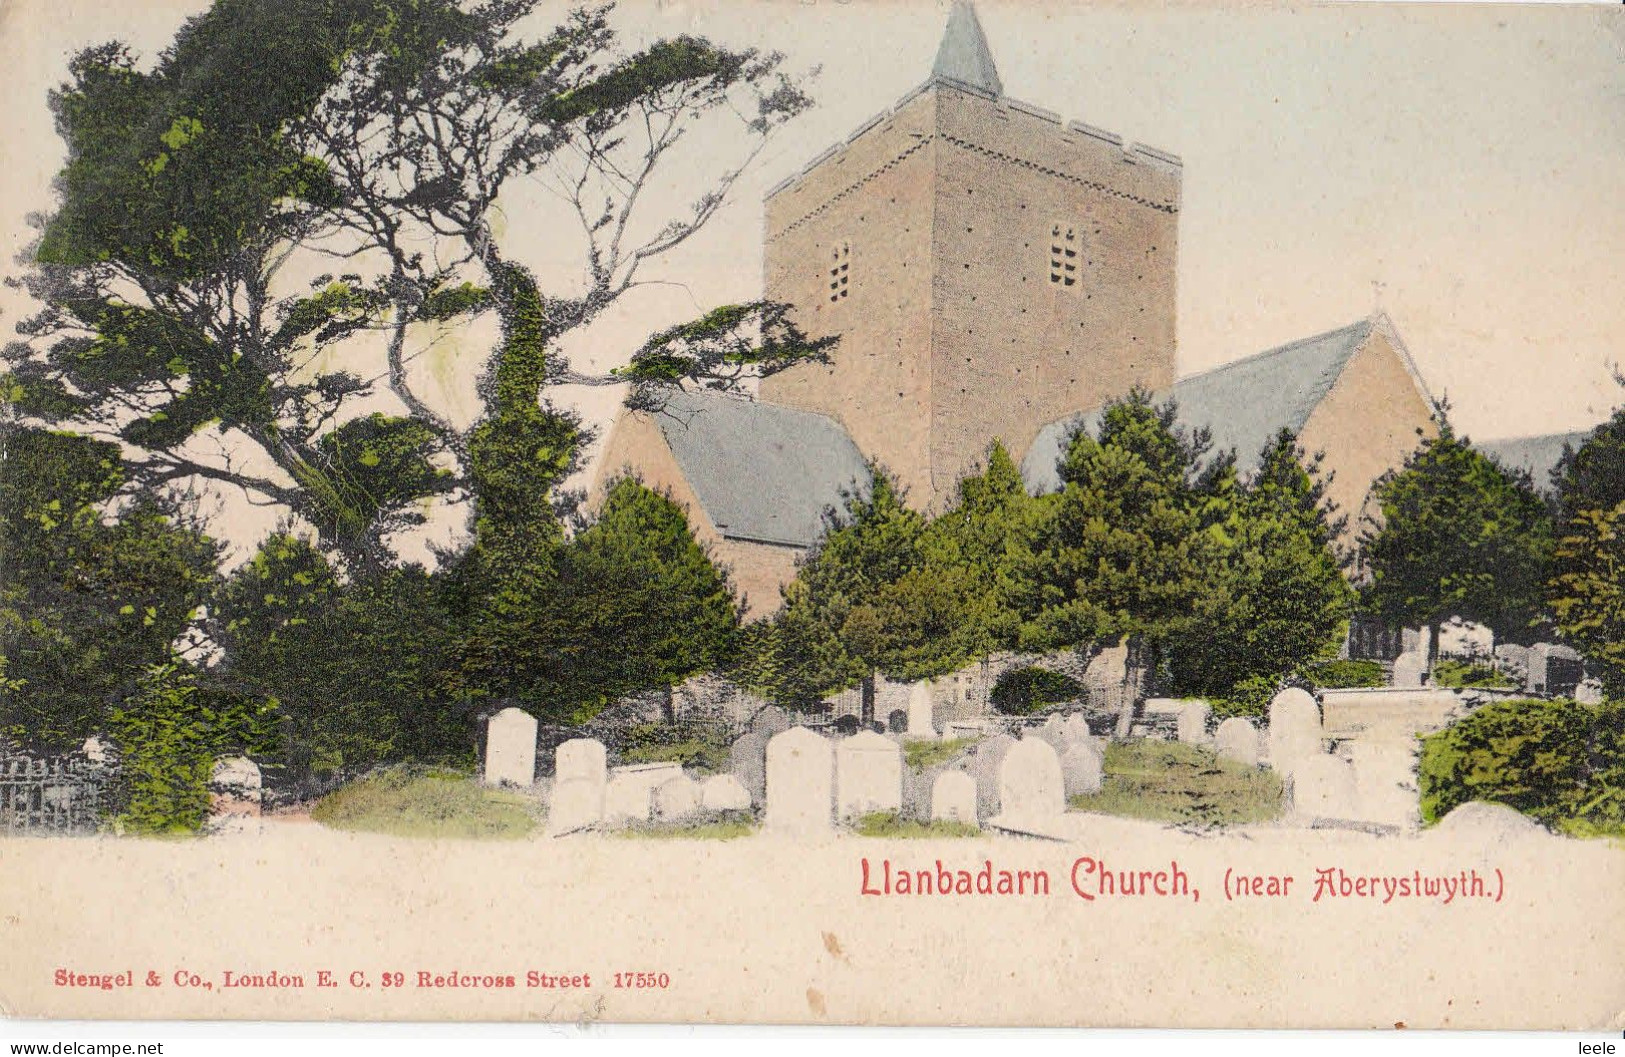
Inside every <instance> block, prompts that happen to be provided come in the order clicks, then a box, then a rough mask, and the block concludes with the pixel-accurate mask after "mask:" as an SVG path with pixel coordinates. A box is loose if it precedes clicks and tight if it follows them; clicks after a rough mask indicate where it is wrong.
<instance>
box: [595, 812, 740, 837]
mask: <svg viewBox="0 0 1625 1057" xmlns="http://www.w3.org/2000/svg"><path fill="white" fill-rule="evenodd" d="M756 829H757V825H756V818H755V816H754V815H752V814H751V813H750V812H749V811H719V812H717V813H716V814H715V815H712V816H710V817H708V818H699V819H695V820H693V821H691V822H678V823H675V824H663V823H658V822H634V823H632V824H631V825H629V826H626V827H625V828H623V829H618V830H616V831H615V835H616V836H617V837H624V838H626V839H628V840H737V839H738V838H740V837H748V836H750V835H751V834H752V833H755V832H756Z"/></svg>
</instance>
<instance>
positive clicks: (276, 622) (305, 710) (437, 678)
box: [211, 532, 473, 783]
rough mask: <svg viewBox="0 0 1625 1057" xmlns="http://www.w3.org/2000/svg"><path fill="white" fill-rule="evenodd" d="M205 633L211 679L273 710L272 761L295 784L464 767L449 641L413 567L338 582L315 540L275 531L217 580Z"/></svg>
mask: <svg viewBox="0 0 1625 1057" xmlns="http://www.w3.org/2000/svg"><path fill="white" fill-rule="evenodd" d="M212 627H213V632H214V637H215V638H216V639H217V640H218V641H219V642H220V643H221V644H222V645H223V646H224V647H225V657H224V660H223V661H222V662H221V664H220V665H219V667H218V670H217V671H215V672H213V673H211V674H212V676H213V678H214V680H215V681H217V682H219V683H220V684H222V685H224V686H227V687H229V688H231V689H233V690H235V691H237V692H238V693H240V694H242V695H245V696H249V697H268V698H274V699H275V700H276V701H277V702H278V706H279V714H280V717H281V721H282V724H283V729H282V736H281V739H280V745H279V749H278V753H277V757H276V762H277V763H278V764H279V765H280V766H282V767H284V768H286V771H287V774H288V776H289V777H290V778H291V779H292V780H293V781H295V782H296V783H298V782H302V781H304V780H306V779H315V780H317V781H318V782H327V781H330V780H332V779H333V778H339V777H345V776H352V775H355V774H359V773H361V772H364V771H366V770H368V769H370V768H372V767H375V766H377V765H379V764H384V763H394V762H398V761H402V760H433V761H442V762H450V763H468V762H471V760H472V756H473V753H472V746H473V726H472V723H471V722H470V717H469V715H468V710H467V709H466V708H464V707H462V706H463V702H464V701H465V700H466V698H467V696H468V695H467V694H466V692H464V688H463V687H461V686H460V685H459V684H458V677H459V672H458V670H457V666H456V661H457V653H456V647H457V645H458V639H457V636H456V634H455V628H454V626H453V625H452V623H451V620H450V615H449V614H448V612H447V611H446V609H445V606H444V604H443V602H442V599H441V588H440V586H439V584H437V583H436V582H435V580H434V579H433V578H431V577H430V576H429V575H428V574H427V573H425V572H424V571H423V570H422V569H421V568H419V567H417V566H406V567H403V568H398V569H386V570H379V571H376V572H368V573H366V574H364V575H360V576H356V577H352V578H350V579H344V578H342V577H341V576H340V575H339V574H338V572H337V571H336V570H335V569H334V568H333V566H332V564H331V563H330V562H329V560H328V558H327V557H326V556H325V555H324V554H323V553H322V552H321V550H320V548H319V547H318V546H317V545H316V544H314V543H312V542H311V541H309V540H307V539H304V538H301V537H297V536H293V535H290V534H288V533H286V532H278V533H275V534H273V535H272V536H271V537H269V538H268V539H267V540H265V542H264V543H262V544H261V545H260V548H259V549H258V551H257V552H256V553H255V555H254V556H253V558H251V559H250V560H249V561H248V562H246V563H244V564H243V565H242V566H241V567H239V568H238V569H237V570H236V571H235V572H233V573H232V575H231V576H230V577H229V578H228V579H227V581H226V583H225V584H224V585H223V587H222V588H221V590H220V592H219V594H218V597H217V600H216V603H215V613H214V619H213V622H212Z"/></svg>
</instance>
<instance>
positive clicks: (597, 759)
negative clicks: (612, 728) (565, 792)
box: [553, 738, 609, 782]
mask: <svg viewBox="0 0 1625 1057" xmlns="http://www.w3.org/2000/svg"><path fill="white" fill-rule="evenodd" d="M608 759H609V754H608V752H606V751H605V749H604V743H603V742H601V741H599V740H597V739H596V738H571V739H570V740H569V741H566V742H563V743H561V744H560V745H559V747H558V749H556V750H555V751H554V753H553V775H554V778H555V779H557V780H558V781H561V782H567V781H570V780H571V779H575V778H584V779H586V780H587V781H591V782H604V781H607V780H608V777H607V774H606V771H605V768H606V766H607V764H608Z"/></svg>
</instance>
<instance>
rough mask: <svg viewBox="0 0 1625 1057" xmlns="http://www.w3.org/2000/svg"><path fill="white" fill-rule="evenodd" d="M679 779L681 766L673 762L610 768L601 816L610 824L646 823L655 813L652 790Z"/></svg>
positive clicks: (634, 764)
mask: <svg viewBox="0 0 1625 1057" xmlns="http://www.w3.org/2000/svg"><path fill="white" fill-rule="evenodd" d="M589 758H590V753H589ZM587 776H588V777H590V774H589V775H587ZM682 776H683V768H682V766H681V765H680V764H677V763H674V762H666V763H628V764H622V765H621V766H619V767H612V768H610V771H609V783H608V785H606V786H605V787H604V817H605V818H606V819H607V820H609V821H610V822H616V821H625V820H636V821H642V822H647V821H649V819H650V818H652V817H653V814H654V791H655V789H656V788H658V787H659V786H661V785H664V784H665V783H667V782H669V781H671V780H672V779H673V778H681V777H682Z"/></svg>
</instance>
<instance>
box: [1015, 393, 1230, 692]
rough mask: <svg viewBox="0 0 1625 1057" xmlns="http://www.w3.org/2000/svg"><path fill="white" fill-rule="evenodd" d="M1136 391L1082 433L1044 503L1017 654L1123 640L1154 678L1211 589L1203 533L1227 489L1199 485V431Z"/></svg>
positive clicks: (1209, 540) (1215, 553)
mask: <svg viewBox="0 0 1625 1057" xmlns="http://www.w3.org/2000/svg"><path fill="white" fill-rule="evenodd" d="M1177 415H1178V409H1177V407H1176V406H1175V405H1174V404H1172V403H1168V404H1164V405H1161V406H1156V405H1153V403H1152V401H1151V399H1150V397H1149V395H1148V394H1146V393H1145V392H1143V391H1135V392H1133V393H1131V394H1130V395H1129V396H1128V397H1127V398H1125V399H1123V400H1120V401H1117V402H1115V403H1113V404H1111V405H1109V406H1108V407H1107V408H1106V409H1105V411H1104V412H1103V417H1102V421H1101V425H1100V432H1099V436H1098V437H1094V436H1090V435H1089V433H1088V432H1087V431H1086V430H1079V431H1078V432H1077V433H1076V434H1075V435H1074V436H1073V438H1072V440H1071V443H1070V444H1069V446H1068V448H1067V452H1066V454H1065V455H1064V456H1063V457H1062V460H1061V465H1060V467H1059V469H1060V475H1061V480H1062V481H1063V482H1064V485H1065V487H1064V488H1063V490H1062V491H1061V492H1059V493H1058V494H1056V495H1055V496H1054V497H1053V498H1052V499H1050V500H1049V501H1048V503H1047V504H1046V508H1047V509H1046V513H1047V517H1046V518H1045V519H1044V521H1043V523H1042V525H1041V527H1040V530H1039V535H1040V543H1039V546H1038V548H1037V549H1036V550H1035V553H1034V555H1033V558H1032V560H1031V562H1030V563H1029V565H1028V567H1027V568H1026V570H1024V575H1023V577H1022V579H1023V580H1024V583H1023V584H1022V587H1021V589H1022V594H1023V616H1024V617H1025V623H1024V626H1023V628H1022V631H1021V643H1022V646H1023V647H1024V648H1027V649H1040V650H1053V649H1064V648H1088V647H1090V646H1094V645H1098V644H1110V643H1115V642H1119V641H1122V640H1124V639H1125V638H1126V639H1128V641H1129V643H1130V646H1131V652H1132V653H1133V654H1134V657H1133V662H1134V663H1135V665H1136V666H1137V667H1141V668H1143V669H1147V670H1155V669H1156V668H1157V667H1158V666H1159V665H1160V662H1161V659H1162V656H1163V650H1164V647H1165V645H1166V644H1167V643H1168V642H1169V641H1170V640H1171V639H1172V638H1174V637H1175V636H1176V635H1179V634H1180V633H1181V632H1182V631H1183V630H1184V629H1186V628H1188V627H1190V626H1191V623H1192V621H1193V619H1194V616H1195V611H1196V609H1197V606H1198V604H1199V603H1200V602H1201V601H1202V599H1203V597H1204V594H1205V593H1206V592H1207V591H1208V589H1209V579H1210V573H1211V569H1212V566H1213V564H1214V563H1215V562H1216V561H1218V560H1219V557H1220V555H1221V553H1222V552H1221V548H1220V546H1219V541H1218V539H1217V538H1216V537H1215V536H1214V534H1213V533H1211V532H1210V531H1208V529H1209V526H1210V523H1211V522H1213V521H1216V520H1218V514H1217V512H1216V511H1215V510H1213V509H1212V506H1213V502H1214V499H1215V496H1217V495H1219V493H1220V491H1221V490H1222V487H1223V482H1224V480H1225V478H1224V477H1223V476H1222V475H1221V476H1218V477H1214V476H1212V475H1208V476H1204V475H1203V473H1202V457H1203V456H1204V455H1205V453H1206V449H1207V445H1208V441H1207V436H1206V434H1205V433H1203V432H1196V433H1190V432H1187V431H1185V430H1183V429H1182V428H1180V427H1179V426H1178V425H1176V422H1177Z"/></svg>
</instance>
